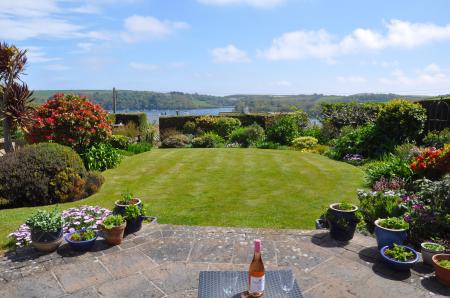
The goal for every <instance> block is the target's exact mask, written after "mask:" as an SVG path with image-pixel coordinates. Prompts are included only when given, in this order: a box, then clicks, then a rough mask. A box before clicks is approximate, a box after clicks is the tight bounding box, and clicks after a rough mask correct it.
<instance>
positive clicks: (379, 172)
mask: <svg viewBox="0 0 450 298" xmlns="http://www.w3.org/2000/svg"><path fill="white" fill-rule="evenodd" d="M411 176H412V171H411V169H410V167H409V163H408V161H406V160H403V159H401V158H400V157H398V156H395V155H393V154H387V155H384V156H383V157H382V159H381V160H379V161H374V162H372V163H370V164H369V165H367V168H366V179H367V182H368V184H369V185H373V184H374V183H375V182H376V181H378V180H380V179H381V178H382V177H384V178H386V179H392V178H394V177H397V178H403V179H404V180H408V179H410V178H411Z"/></svg>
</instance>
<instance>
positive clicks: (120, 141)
mask: <svg viewBox="0 0 450 298" xmlns="http://www.w3.org/2000/svg"><path fill="white" fill-rule="evenodd" d="M108 141H109V143H110V144H111V146H113V147H114V148H116V149H122V150H125V149H127V148H128V145H130V144H131V139H130V138H129V137H127V136H124V135H112V136H111V138H109V140H108Z"/></svg>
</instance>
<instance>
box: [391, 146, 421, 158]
mask: <svg viewBox="0 0 450 298" xmlns="http://www.w3.org/2000/svg"><path fill="white" fill-rule="evenodd" d="M420 152H421V150H420V148H419V147H417V146H416V145H415V144H412V143H404V144H401V145H398V146H396V147H395V151H394V154H395V155H396V156H398V157H399V158H401V159H403V160H405V161H410V160H411V159H412V158H413V157H416V156H419V154H420Z"/></svg>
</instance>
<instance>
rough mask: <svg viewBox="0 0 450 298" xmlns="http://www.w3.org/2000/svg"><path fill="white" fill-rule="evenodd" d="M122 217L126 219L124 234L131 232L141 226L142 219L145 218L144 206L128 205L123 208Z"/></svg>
mask: <svg viewBox="0 0 450 298" xmlns="http://www.w3.org/2000/svg"><path fill="white" fill-rule="evenodd" d="M124 217H125V219H126V221H127V226H126V228H125V234H131V233H135V232H137V231H139V230H140V229H141V228H142V221H143V220H144V218H145V208H144V206H142V208H139V207H138V206H137V205H128V206H127V207H126V208H125V212H124Z"/></svg>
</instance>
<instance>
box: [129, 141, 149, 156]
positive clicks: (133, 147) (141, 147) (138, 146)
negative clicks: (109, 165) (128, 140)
mask: <svg viewBox="0 0 450 298" xmlns="http://www.w3.org/2000/svg"><path fill="white" fill-rule="evenodd" d="M152 147H153V146H152V144H151V143H147V142H139V143H135V144H130V145H128V148H127V151H129V152H132V153H134V154H139V153H144V152H147V151H150V150H151V149H152Z"/></svg>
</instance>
